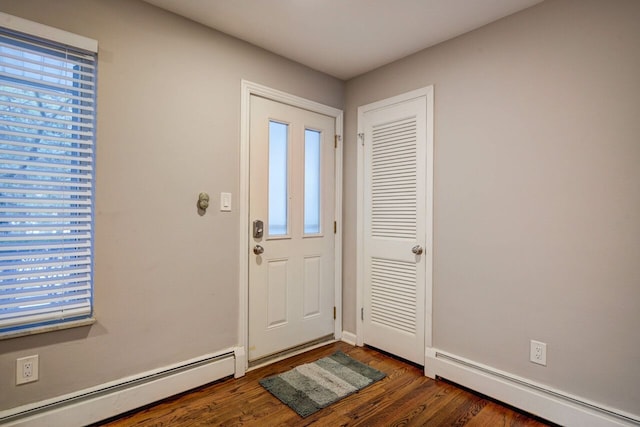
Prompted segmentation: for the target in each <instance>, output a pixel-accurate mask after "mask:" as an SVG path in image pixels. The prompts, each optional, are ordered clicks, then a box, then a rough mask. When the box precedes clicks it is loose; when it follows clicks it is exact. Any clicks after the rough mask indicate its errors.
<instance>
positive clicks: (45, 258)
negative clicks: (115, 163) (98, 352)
mask: <svg viewBox="0 0 640 427" xmlns="http://www.w3.org/2000/svg"><path fill="white" fill-rule="evenodd" d="M34 25H37V24H34ZM95 72H96V56H95V54H88V53H87V52H86V51H79V50H76V49H73V48H71V47H69V46H63V45H59V44H56V43H55V42H50V41H47V40H39V39H37V38H36V37H30V36H23V35H21V34H20V33H18V32H15V31H13V30H7V29H4V28H0V336H1V335H2V334H3V333H7V332H13V331H15V330H22V329H30V328H35V327H38V326H41V325H44V324H50V323H57V322H64V321H65V320H68V319H72V320H76V319H79V318H83V317H89V316H91V313H92V304H93V295H92V294H93V251H92V246H93V203H94V199H93V198H94V179H93V171H94V166H93V164H94V155H95V154H94V149H93V145H94V140H95V129H94V127H95V89H96V75H95Z"/></svg>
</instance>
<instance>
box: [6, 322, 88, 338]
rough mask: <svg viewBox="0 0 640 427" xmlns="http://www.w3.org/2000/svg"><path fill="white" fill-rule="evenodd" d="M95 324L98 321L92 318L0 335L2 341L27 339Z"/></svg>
mask: <svg viewBox="0 0 640 427" xmlns="http://www.w3.org/2000/svg"><path fill="white" fill-rule="evenodd" d="M94 323H96V319H95V318H94V317H91V318H89V319H82V320H74V321H72V322H66V323H58V324H57V325H48V326H40V327H37V328H33V329H24V330H22V331H13V332H5V333H3V334H0V341H1V340H8V339H12V338H18V337H26V336H29V335H36V334H44V333H45V332H53V331H61V330H63V329H71V328H79V327H81V326H89V325H93V324H94Z"/></svg>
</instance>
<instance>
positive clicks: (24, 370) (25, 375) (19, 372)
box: [16, 354, 38, 385]
mask: <svg viewBox="0 0 640 427" xmlns="http://www.w3.org/2000/svg"><path fill="white" fill-rule="evenodd" d="M34 381H38V355H37V354H36V355H35V356H27V357H21V358H20V359H17V360H16V385H20V384H26V383H31V382H34Z"/></svg>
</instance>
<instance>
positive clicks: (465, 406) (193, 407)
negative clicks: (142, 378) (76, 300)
mask: <svg viewBox="0 0 640 427" xmlns="http://www.w3.org/2000/svg"><path fill="white" fill-rule="evenodd" d="M336 350H342V351H343V352H345V353H347V354H349V355H350V356H352V357H354V358H355V359H358V360H360V361H361V362H363V363H366V364H369V365H371V366H373V367H374V368H376V369H379V370H381V371H383V372H386V373H387V377H386V378H385V379H383V380H382V381H378V382H377V383H375V384H373V385H371V386H369V387H367V388H365V389H363V390H361V391H360V392H358V393H356V394H353V395H351V396H348V397H346V398H344V399H342V400H341V401H339V402H337V403H334V404H333V405H330V406H329V407H327V408H324V409H322V410H320V411H318V412H316V413H315V414H313V415H311V416H309V417H307V418H304V419H303V418H301V417H300V416H298V415H297V414H296V413H295V412H293V411H292V410H291V409H289V407H287V406H286V405H284V404H283V403H281V402H280V401H279V400H278V399H276V398H275V397H273V396H272V395H271V394H270V393H269V392H267V391H265V390H264V389H263V388H262V387H261V386H260V385H259V384H258V380H260V379H261V378H264V377H267V376H270V375H273V374H277V373H280V372H284V371H287V370H289V369H291V368H293V367H295V366H297V365H299V364H301V363H307V362H312V361H314V360H316V359H318V358H320V357H324V356H327V355H329V354H331V353H333V352H334V351H336ZM98 425H101V426H109V427H121V426H145V427H146V426H156V427H161V426H202V425H209V426H308V425H311V426H486V427H493V426H527V427H529V426H548V425H552V424H547V423H545V422H544V421H541V420H539V419H535V418H533V417H532V416H529V415H527V414H523V413H521V412H518V411H516V410H514V409H512V408H509V407H506V406H504V405H501V404H500V403H498V402H495V401H493V400H491V399H489V398H487V397H484V396H481V395H478V394H475V393H473V392H471V391H468V390H465V389H463V388H460V387H458V386H456V385H454V384H451V383H449V382H446V381H443V380H437V381H434V380H431V379H429V378H427V377H425V376H424V375H423V372H422V370H421V369H419V368H418V367H415V366H412V365H411V364H407V363H405V362H402V361H400V360H397V359H395V358H393V357H390V356H388V355H385V354H382V353H380V352H378V351H376V350H373V349H369V348H362V347H352V346H350V345H348V344H345V343H342V342H338V343H334V344H330V345H327V346H324V347H321V348H318V349H315V350H311V351H309V352H307V353H304V354H301V355H298V356H293V357H291V358H288V359H286V360H283V361H280V362H276V363H274V364H272V365H269V366H266V367H263V368H259V369H256V370H253V371H250V372H248V373H247V375H246V376H244V377H243V378H239V379H232V378H231V379H226V380H222V381H219V382H216V383H213V384H210V385H208V386H204V387H201V388H199V389H196V390H193V391H191V392H187V393H184V394H181V395H178V396H175V397H172V398H169V399H166V400H164V401H162V402H159V403H157V404H154V405H150V406H148V407H146V408H143V409H141V410H139V411H137V412H134V413H130V414H126V415H124V416H121V417H119V418H117V419H112V420H110V421H108V422H105V423H101V424H98Z"/></svg>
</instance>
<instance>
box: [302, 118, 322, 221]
mask: <svg viewBox="0 0 640 427" xmlns="http://www.w3.org/2000/svg"><path fill="white" fill-rule="evenodd" d="M304 233H305V234H317V233H320V132H318V131H315V130H309V129H306V130H305V131H304Z"/></svg>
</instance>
